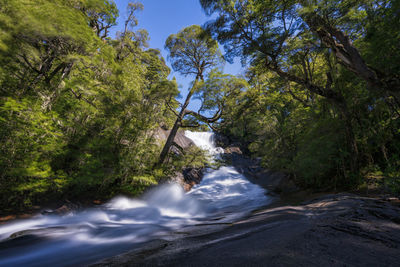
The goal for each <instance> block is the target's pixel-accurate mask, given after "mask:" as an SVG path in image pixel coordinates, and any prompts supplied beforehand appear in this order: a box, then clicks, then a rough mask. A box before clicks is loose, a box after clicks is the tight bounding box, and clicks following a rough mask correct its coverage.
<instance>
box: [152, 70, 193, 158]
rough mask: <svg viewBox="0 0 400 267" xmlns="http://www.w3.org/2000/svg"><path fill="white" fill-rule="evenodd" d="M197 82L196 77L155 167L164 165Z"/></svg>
mask: <svg viewBox="0 0 400 267" xmlns="http://www.w3.org/2000/svg"><path fill="white" fill-rule="evenodd" d="M198 80H199V79H198V77H196V80H195V81H194V83H193V86H192V88H191V89H190V91H189V94H188V95H187V97H186V100H185V103H184V104H183V106H182V108H181V111H180V112H179V114H178V117H177V118H176V121H175V123H174V126H173V127H172V130H171V132H170V133H169V135H168V138H167V141H166V142H165V145H164V147H163V150H162V151H161V154H160V158H159V159H158V162H157V165H161V164H163V163H164V161H165V159H166V157H167V155H168V152H169V149H170V148H171V146H172V144H173V143H174V139H175V136H176V133H177V132H178V130H179V127H180V126H181V123H182V120H183V118H184V117H185V115H186V108H187V106H188V105H189V102H190V99H191V98H192V95H193V93H194V91H195V89H196V86H197V82H198Z"/></svg>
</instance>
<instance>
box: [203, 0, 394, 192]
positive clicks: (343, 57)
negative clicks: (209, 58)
mask: <svg viewBox="0 0 400 267" xmlns="http://www.w3.org/2000/svg"><path fill="white" fill-rule="evenodd" d="M200 2H201V4H202V6H203V8H204V10H205V11H206V12H207V13H208V14H209V15H211V14H214V15H215V16H214V17H213V18H214V20H212V21H210V22H208V23H207V27H206V28H207V30H209V31H210V32H211V33H212V35H213V36H214V37H215V38H217V40H218V41H220V42H221V43H222V44H223V45H224V48H225V51H226V52H227V55H225V56H226V57H227V58H228V59H229V58H230V59H232V58H233V57H236V56H240V57H241V58H242V60H243V61H248V62H250V68H249V69H248V73H247V74H248V79H249V81H250V89H248V90H247V91H246V92H242V93H240V94H239V96H238V97H235V98H233V99H232V100H231V101H230V102H228V104H227V106H226V108H225V111H224V114H223V116H222V121H220V123H219V125H218V126H217V128H218V129H219V131H222V132H223V133H225V134H226V135H227V136H228V137H230V138H231V139H232V140H233V141H239V142H242V143H244V145H245V147H247V148H248V150H249V151H248V152H250V153H252V154H253V155H254V156H257V157H261V158H262V159H263V164H264V165H265V166H266V167H268V168H272V169H279V170H284V171H287V172H289V173H291V174H292V175H293V176H294V177H295V178H296V180H297V181H298V182H299V183H301V184H303V185H305V186H308V187H320V188H328V187H332V188H335V187H345V188H351V187H354V186H356V185H357V184H359V183H362V182H363V181H362V179H360V177H362V176H365V177H367V176H368V175H369V173H370V172H371V170H372V169H377V170H378V171H379V172H381V173H382V174H384V175H385V176H386V178H387V181H390V182H388V183H387V185H388V186H389V187H391V188H393V189H394V190H398V179H399V178H398V173H397V172H396V171H395V170H398V169H399V162H398V155H399V152H400V151H399V145H398V144H399V141H400V135H399V132H398V129H399V121H400V118H399V117H400V102H399V99H400V98H399V97H400V95H399V90H400V79H399V76H398V73H399V69H398V68H399V66H400V65H399V62H400V61H399V60H398V58H397V56H398V55H399V46H398V40H399V38H398V36H399V33H400V31H399V28H398V25H400V24H399V16H397V15H398V10H399V4H398V1H379V2H376V1H369V0H366V1H331V0H327V1H300V2H295V1H281V2H277V1H264V0H251V1H242V0H229V1H225V0H216V1H214V0H201V1H200ZM396 14H397V15H396ZM366 62H367V63H366ZM371 166H374V168H372V167H371ZM375 171H376V170H375Z"/></svg>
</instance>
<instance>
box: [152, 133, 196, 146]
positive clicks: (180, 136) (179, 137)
mask: <svg viewBox="0 0 400 267" xmlns="http://www.w3.org/2000/svg"><path fill="white" fill-rule="evenodd" d="M170 132H171V131H170V130H165V129H163V128H158V129H157V130H156V132H155V134H154V137H155V138H156V139H157V140H158V141H159V142H160V143H165V141H166V140H167V138H168V136H169V133H170ZM174 142H175V143H176V144H177V145H178V146H180V147H181V148H183V149H186V148H189V147H191V146H193V145H194V143H193V141H192V140H191V139H190V138H187V137H186V136H185V131H183V130H178V132H177V133H176V136H175V139H174Z"/></svg>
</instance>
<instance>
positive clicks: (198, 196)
mask: <svg viewBox="0 0 400 267" xmlns="http://www.w3.org/2000/svg"><path fill="white" fill-rule="evenodd" d="M185 134H186V136H187V137H189V138H190V139H192V140H193V142H194V143H195V144H196V145H197V146H199V147H201V148H203V149H206V150H208V151H209V152H210V154H211V155H214V156H217V155H218V153H220V152H221V151H223V150H222V149H221V148H216V147H215V146H214V144H213V134H212V133H208V132H206V133H204V132H189V131H187V132H186V133H185ZM269 201H270V200H269V198H268V197H266V195H265V191H264V190H263V189H262V188H260V187H259V186H257V185H254V184H252V183H250V182H249V181H248V180H247V179H246V178H245V177H244V176H243V175H241V174H239V173H238V172H237V171H236V170H235V169H234V168H233V167H221V168H219V169H218V170H211V169H210V170H208V171H207V173H206V174H205V176H204V178H203V180H202V182H201V183H200V184H199V185H196V186H194V187H193V189H192V190H191V191H190V192H188V193H185V192H184V191H183V190H182V188H181V187H180V186H179V185H175V184H170V185H162V186H160V187H158V188H156V189H155V190H153V191H151V192H149V193H148V194H147V195H145V196H144V197H143V198H141V199H129V198H126V197H117V198H114V199H113V200H111V201H110V202H108V203H107V204H105V205H103V206H102V207H100V208H96V209H89V210H86V211H83V212H78V213H71V214H68V215H65V216H56V215H39V216H37V217H34V218H32V219H28V220H22V221H17V222H12V223H10V224H6V225H3V226H0V266H53V265H57V266H71V265H74V266H76V265H82V264H87V263H90V262H93V261H96V260H99V259H101V258H105V257H109V256H112V255H116V254H119V253H122V252H124V251H127V250H129V249H132V248H134V247H135V246H138V244H140V243H143V242H145V241H149V240H152V239H156V238H165V237H166V236H167V235H168V233H171V231H174V230H177V229H180V228H182V227H183V226H187V225H195V224H199V223H202V222H205V221H208V220H213V222H216V218H218V220H217V222H226V221H233V220H235V219H238V218H240V217H242V216H244V215H246V214H248V213H249V212H250V211H251V210H254V209H255V208H257V207H260V206H263V205H266V204H267V203H268V202H269Z"/></svg>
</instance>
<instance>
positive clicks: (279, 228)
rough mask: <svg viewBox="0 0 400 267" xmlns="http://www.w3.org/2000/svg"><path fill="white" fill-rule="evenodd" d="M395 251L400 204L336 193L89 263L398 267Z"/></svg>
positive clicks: (399, 234)
mask: <svg viewBox="0 0 400 267" xmlns="http://www.w3.org/2000/svg"><path fill="white" fill-rule="evenodd" d="M204 227H206V228H204ZM196 229H197V231H196ZM201 229H203V231H201ZM204 229H206V230H204ZM183 230H184V229H183ZM399 251H400V208H399V207H398V206H396V205H393V202H390V201H386V200H382V199H374V198H365V197H361V196H357V195H353V194H336V195H326V196H323V197H320V198H317V199H314V200H311V201H308V202H307V203H303V204H302V205H299V206H283V207H277V208H270V209H264V210H260V211H258V212H256V213H254V214H253V215H252V216H250V217H248V218H247V219H244V220H241V221H238V222H236V223H233V224H230V225H229V226H228V225H225V226H221V225H215V226H212V225H211V226H210V225H207V226H197V228H195V229H190V231H188V232H187V237H185V238H181V239H177V240H175V241H167V240H158V241H154V242H152V243H149V244H148V245H147V246H144V247H142V248H141V249H139V250H136V251H131V252H128V253H126V254H122V255H119V256H116V257H113V258H110V259H107V260H104V261H102V262H99V263H97V264H95V265H94V266H398V263H399V262H400V253H399Z"/></svg>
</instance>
